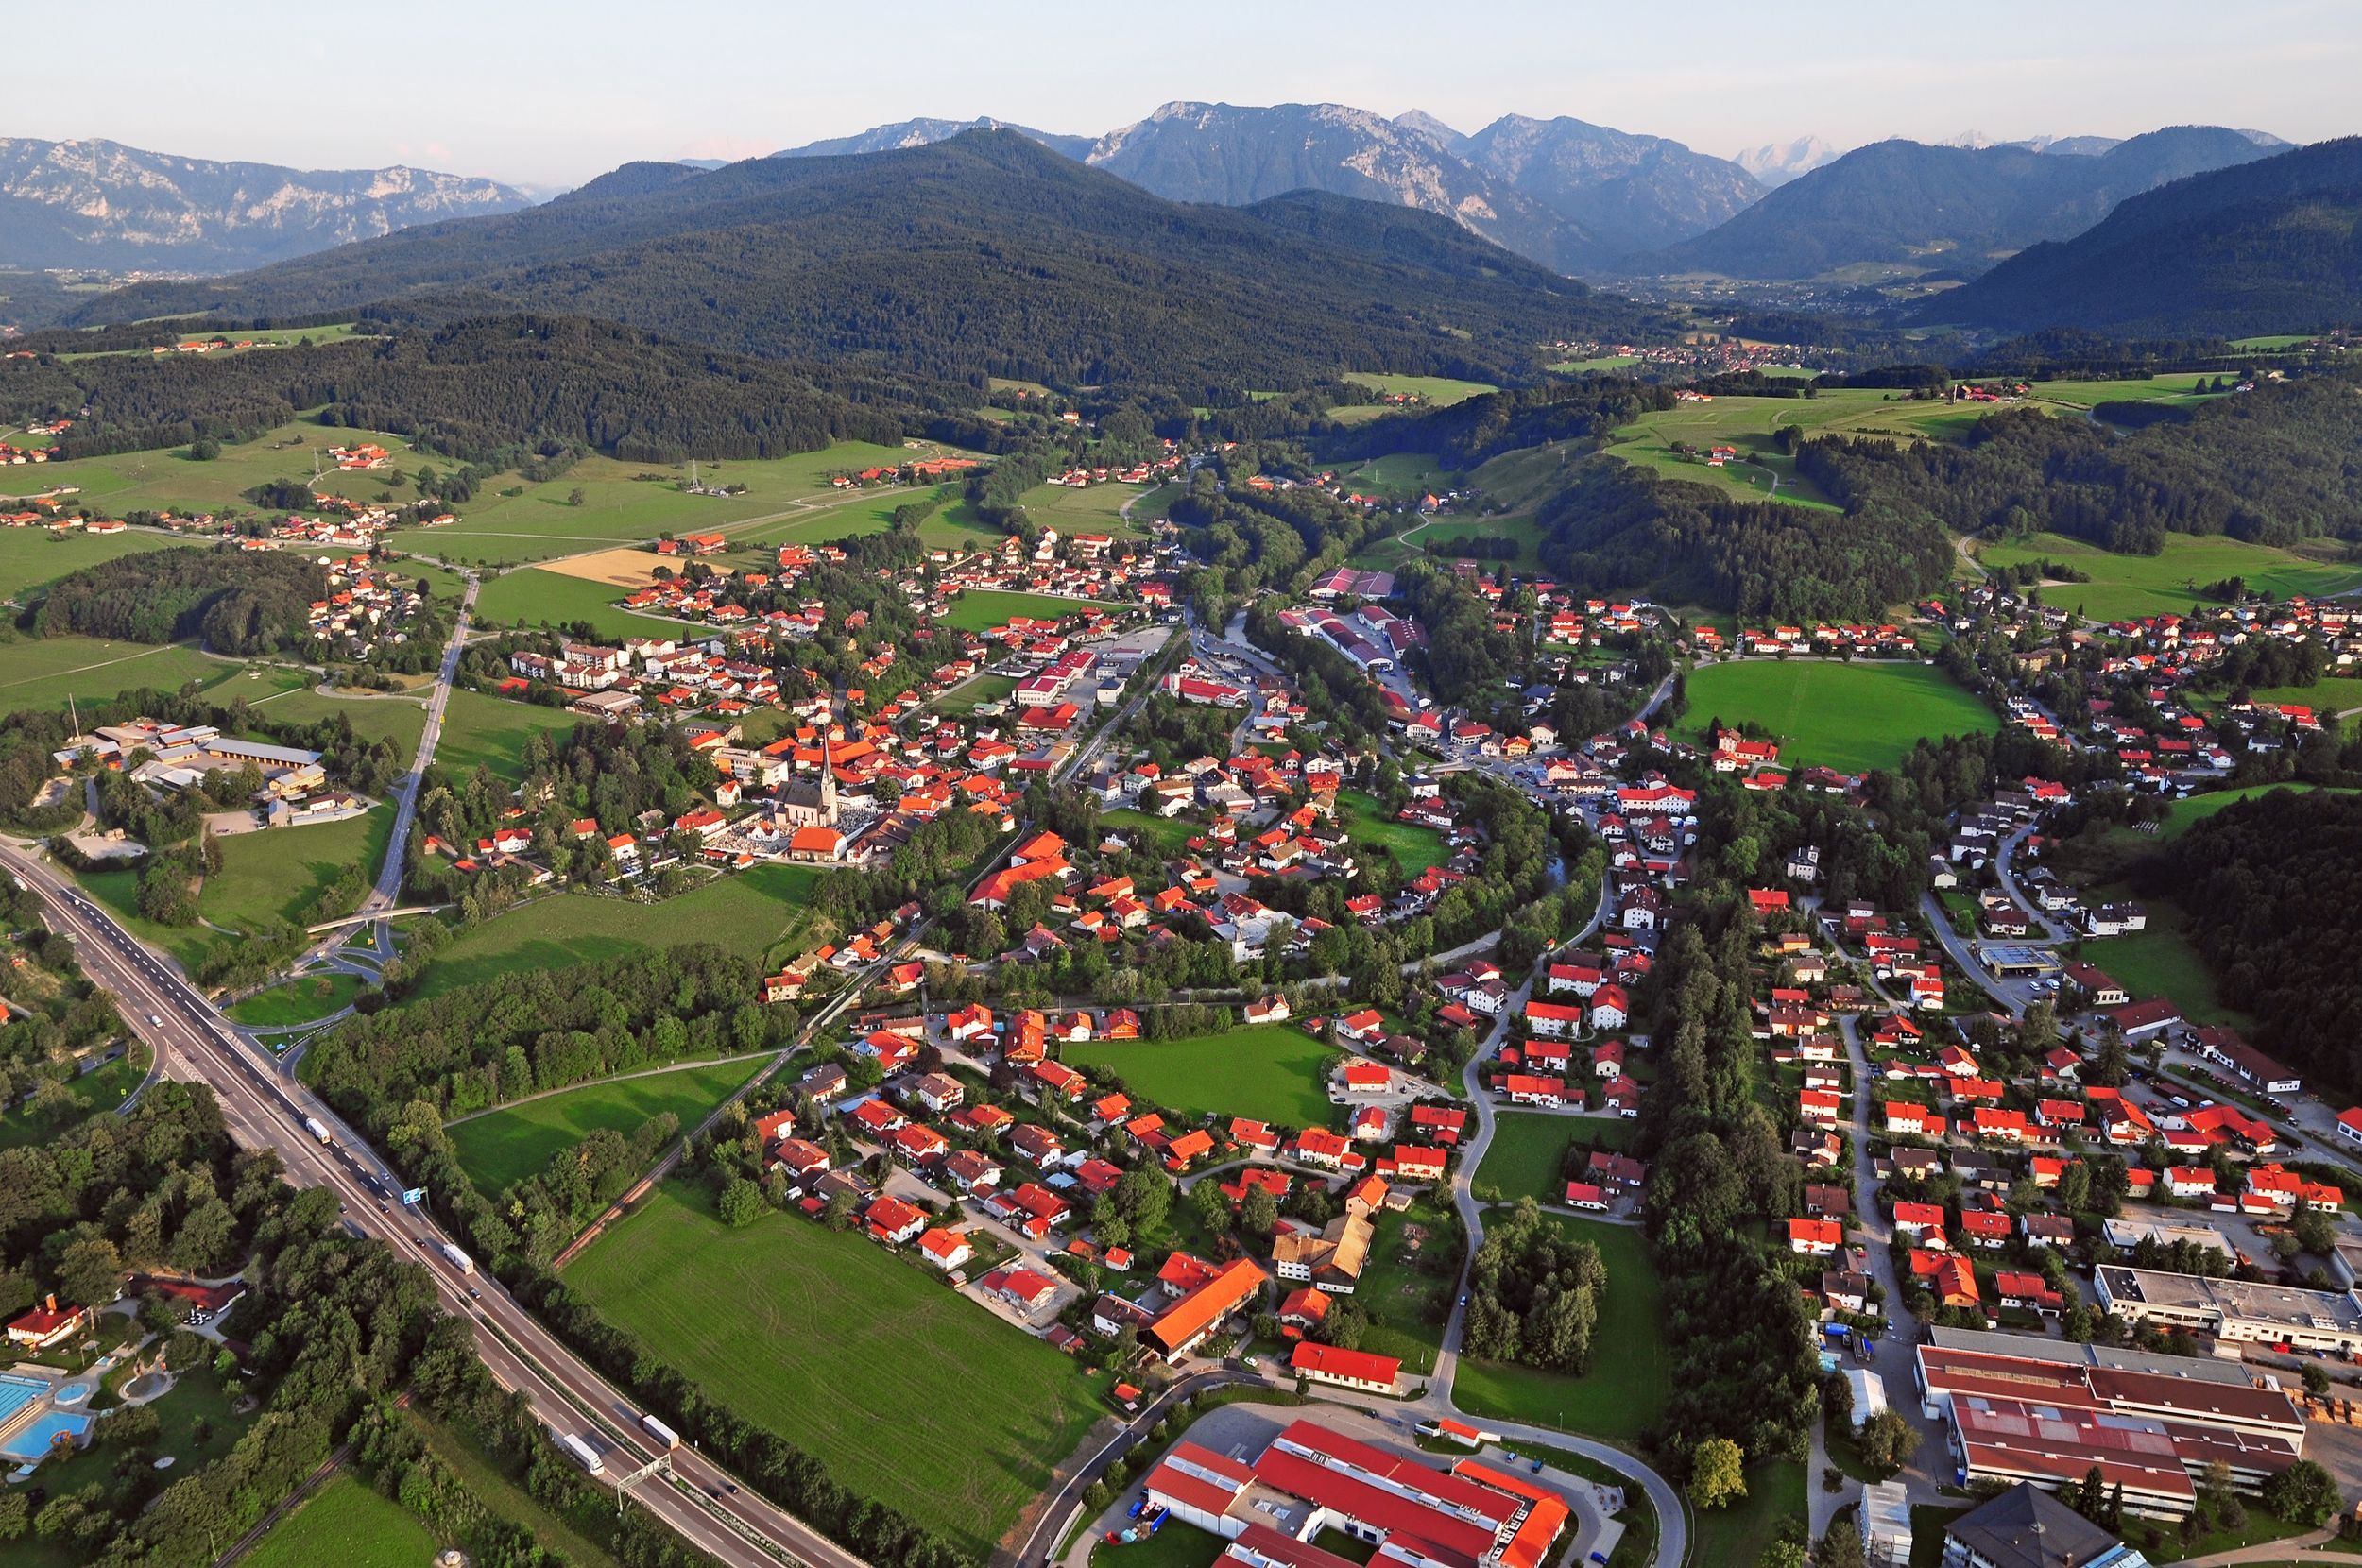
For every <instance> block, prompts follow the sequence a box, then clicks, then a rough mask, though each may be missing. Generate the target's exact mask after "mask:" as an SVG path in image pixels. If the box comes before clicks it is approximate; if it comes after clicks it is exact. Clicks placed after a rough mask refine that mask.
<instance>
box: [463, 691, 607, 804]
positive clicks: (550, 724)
mask: <svg viewBox="0 0 2362 1568" xmlns="http://www.w3.org/2000/svg"><path fill="white" fill-rule="evenodd" d="M582 722H583V721H582V719H581V717H580V716H579V715H577V714H573V713H569V712H567V711H566V710H565V709H564V708H562V707H536V706H534V705H533V704H531V703H521V702H513V701H511V700H510V699H508V698H506V697H488V696H486V695H485V694H484V693H483V692H481V691H462V690H454V691H453V692H452V694H451V700H450V701H449V702H448V703H446V704H444V705H443V733H442V738H441V739H440V740H438V741H436V745H435V763H436V766H437V767H441V768H449V769H450V770H451V771H452V772H454V773H455V774H460V775H466V774H471V773H473V772H474V771H475V770H476V765H477V764H478V763H482V764H483V765H484V766H486V767H488V768H489V769H491V770H492V773H493V775H495V776H497V777H500V778H505V779H507V780H508V781H509V782H511V783H515V782H516V781H518V780H520V779H522V778H523V777H524V775H525V770H524V760H523V758H524V747H525V741H527V740H528V739H530V738H531V737H532V736H533V735H534V734H535V733H536V732H537V731H541V730H570V729H572V728H573V727H574V725H576V724H580V723H582Z"/></svg>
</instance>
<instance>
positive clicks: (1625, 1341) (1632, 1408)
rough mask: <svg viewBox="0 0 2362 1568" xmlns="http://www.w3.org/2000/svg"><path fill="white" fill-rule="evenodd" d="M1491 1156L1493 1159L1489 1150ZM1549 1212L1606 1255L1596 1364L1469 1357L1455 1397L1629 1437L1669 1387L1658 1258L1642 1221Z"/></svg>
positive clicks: (1480, 1411)
mask: <svg viewBox="0 0 2362 1568" xmlns="http://www.w3.org/2000/svg"><path fill="white" fill-rule="evenodd" d="M1485 1163H1486V1165H1487V1166H1490V1165H1491V1163H1492V1161H1491V1159H1490V1158H1489V1156H1488V1158H1487V1159H1486V1162H1485ZM1545 1218H1546V1219H1549V1221H1550V1222H1552V1223H1554V1224H1556V1225H1557V1226H1558V1227H1559V1229H1560V1230H1561V1231H1562V1232H1564V1233H1565V1234H1566V1236H1569V1237H1571V1238H1572V1239H1574V1240H1577V1241H1588V1242H1590V1243H1591V1244H1592V1245H1593V1246H1595V1247H1597V1248H1599V1250H1600V1262H1602V1263H1604V1264H1605V1265H1606V1266H1607V1291H1606V1295H1605V1298H1604V1299H1603V1300H1602V1301H1601V1302H1600V1321H1599V1323H1598V1326H1597V1327H1596V1328H1594V1330H1593V1331H1592V1341H1591V1343H1592V1356H1591V1370H1590V1371H1589V1372H1586V1373H1584V1374H1583V1376H1581V1377H1567V1376H1565V1375H1563V1374H1561V1373H1558V1372H1543V1371H1540V1370H1538V1369H1536V1368H1532V1367H1519V1366H1504V1365H1498V1364H1496V1363H1493V1362H1487V1361H1475V1360H1469V1359H1466V1358H1464V1357H1463V1359H1462V1361H1461V1363H1460V1372H1459V1375H1458V1377H1457V1378H1456V1379H1455V1380H1454V1382H1453V1385H1452V1397H1453V1399H1454V1400H1455V1401H1456V1402H1457V1403H1458V1404H1459V1406H1460V1407H1461V1408H1462V1409H1463V1410H1465V1411H1467V1412H1468V1413H1469V1414H1470V1415H1477V1416H1500V1417H1503V1418H1505V1419H1507V1420H1511V1421H1523V1422H1530V1423H1532V1424H1534V1425H1536V1426H1552V1427H1556V1428H1558V1429H1559V1430H1561V1431H1565V1432H1583V1433H1586V1434H1588V1435H1589V1436H1592V1437H1595V1438H1607V1439H1610V1440H1625V1441H1629V1440H1632V1439H1634V1438H1636V1437H1638V1436H1639V1435H1640V1434H1641V1433H1642V1432H1643V1431H1645V1430H1647V1429H1648V1428H1649V1427H1650V1426H1651V1425H1652V1424H1653V1423H1655V1422H1656V1420H1657V1418H1658V1417H1659V1416H1660V1415H1661V1414H1663V1412H1664V1409H1665V1397H1666V1392H1667V1389H1668V1387H1669V1385H1668V1376H1669V1374H1668V1372H1667V1369H1666V1361H1665V1342H1664V1340H1663V1338H1661V1337H1660V1320H1661V1318H1662V1317H1663V1312H1662V1309H1661V1304H1660V1297H1661V1296H1662V1294H1663V1292H1662V1290H1661V1288H1660V1286H1659V1283H1658V1280H1657V1273H1656V1265H1655V1264H1654V1263H1653V1262H1652V1261H1651V1260H1650V1257H1649V1247H1648V1243H1647V1241H1646V1240H1644V1239H1643V1238H1642V1236H1641V1235H1640V1231H1639V1229H1638V1227H1636V1226H1632V1225H1603V1224H1597V1223H1594V1222H1593V1221H1591V1220H1587V1219H1569V1218H1567V1217H1566V1216H1563V1215H1549V1216H1546V1217H1545ZM1700 1560H1701V1561H1705V1562H1729V1561H1739V1562H1744V1561H1752V1560H1753V1555H1752V1554H1750V1555H1748V1556H1746V1557H1740V1558H1719V1557H1711V1556H1709V1557H1705V1558H1702V1559H1700Z"/></svg>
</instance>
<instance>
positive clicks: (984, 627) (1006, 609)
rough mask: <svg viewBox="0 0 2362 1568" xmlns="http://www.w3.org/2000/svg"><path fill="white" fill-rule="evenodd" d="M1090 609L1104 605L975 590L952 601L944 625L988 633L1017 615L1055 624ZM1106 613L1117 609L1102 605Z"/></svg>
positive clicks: (1029, 594) (1087, 600) (999, 591)
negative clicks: (1087, 608) (1088, 606)
mask: <svg viewBox="0 0 2362 1568" xmlns="http://www.w3.org/2000/svg"><path fill="white" fill-rule="evenodd" d="M1085 605H1100V602H1099V601H1097V600H1094V599H1062V598H1059V597H1058V596H1057V595H1055V594H1049V593H1004V592H1002V591H1001V590H1000V589H998V588H971V589H969V590H967V592H965V593H963V594H961V595H960V596H959V597H958V598H956V599H954V600H952V601H951V608H950V613H949V614H947V615H946V616H945V617H944V618H943V623H944V624H945V625H947V626H950V627H951V628H953V629H954V630H957V631H963V632H984V631H990V630H991V629H992V628H993V627H995V626H1005V625H1007V624H1008V622H1009V617H1011V616H1013V615H1023V616H1031V617H1033V618H1034V619H1036V620H1038V621H1055V620H1056V619H1057V618H1058V617H1060V616H1062V615H1071V614H1073V613H1074V612H1075V611H1077V610H1079V609H1081V608H1083V607H1084V606H1085ZM1100 607H1101V608H1103V609H1115V608H1119V607H1120V606H1118V605H1100Z"/></svg>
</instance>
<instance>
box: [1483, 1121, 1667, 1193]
mask: <svg viewBox="0 0 2362 1568" xmlns="http://www.w3.org/2000/svg"><path fill="white" fill-rule="evenodd" d="M1632 1126H1633V1124H1632V1123H1631V1122H1628V1121H1625V1120H1624V1119H1623V1118H1621V1117H1616V1118H1613V1119H1611V1118H1609V1117H1605V1116H1545V1115H1543V1114H1541V1113H1539V1112H1534V1111H1503V1112H1500V1113H1499V1114H1498V1115H1497V1116H1494V1118H1493V1141H1492V1143H1491V1145H1490V1146H1489V1147H1487V1148H1486V1150H1484V1163H1483V1164H1482V1165H1481V1166H1479V1167H1477V1172H1476V1180H1477V1181H1478V1182H1480V1183H1481V1184H1483V1185H1486V1186H1488V1187H1495V1188H1498V1190H1499V1191H1500V1193H1501V1195H1502V1196H1503V1197H1504V1198H1507V1199H1508V1200H1509V1201H1511V1202H1515V1201H1516V1200H1517V1199H1520V1198H1535V1199H1539V1200H1540V1201H1541V1202H1545V1203H1563V1202H1566V1182H1565V1181H1564V1179H1563V1178H1562V1176H1561V1174H1560V1173H1561V1172H1562V1171H1563V1170H1565V1168H1566V1150H1567V1148H1568V1146H1569V1145H1573V1144H1581V1145H1583V1147H1584V1148H1586V1149H1623V1148H1626V1147H1628V1146H1629V1145H1630V1144H1631V1142H1632Z"/></svg>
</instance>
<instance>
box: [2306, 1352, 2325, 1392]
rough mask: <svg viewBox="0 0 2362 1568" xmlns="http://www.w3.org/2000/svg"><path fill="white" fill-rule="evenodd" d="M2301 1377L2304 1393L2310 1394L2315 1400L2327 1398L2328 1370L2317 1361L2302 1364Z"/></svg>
mask: <svg viewBox="0 0 2362 1568" xmlns="http://www.w3.org/2000/svg"><path fill="white" fill-rule="evenodd" d="M2303 1376H2304V1391H2305V1392H2306V1393H2308V1394H2311V1395H2312V1396H2313V1397H2314V1398H2315V1399H2326V1398H2327V1397H2328V1396H2329V1369H2328V1368H2326V1367H2324V1366H2322V1365H2321V1364H2320V1363H2319V1362H2318V1361H2307V1362H2306V1363H2305V1364H2304V1373H2303Z"/></svg>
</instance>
